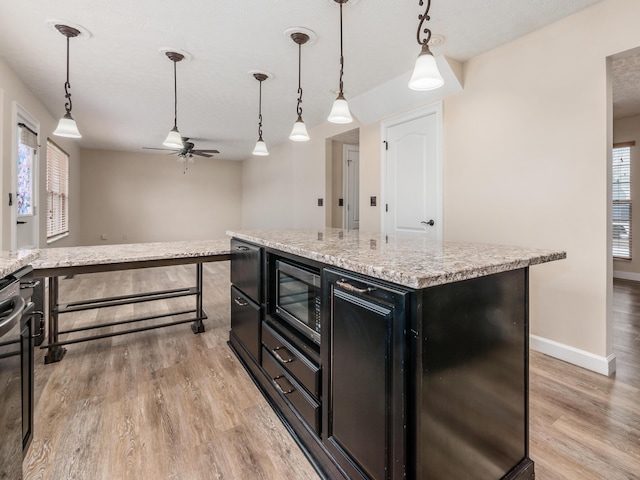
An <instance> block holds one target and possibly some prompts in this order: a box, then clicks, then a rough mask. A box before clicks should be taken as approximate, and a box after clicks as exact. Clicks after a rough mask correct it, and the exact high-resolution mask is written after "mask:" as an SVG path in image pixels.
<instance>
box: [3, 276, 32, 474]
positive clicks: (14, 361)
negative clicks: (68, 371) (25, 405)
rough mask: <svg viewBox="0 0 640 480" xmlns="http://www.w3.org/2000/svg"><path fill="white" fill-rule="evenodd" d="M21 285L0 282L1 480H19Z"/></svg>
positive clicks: (11, 279) (11, 280)
mask: <svg viewBox="0 0 640 480" xmlns="http://www.w3.org/2000/svg"><path fill="white" fill-rule="evenodd" d="M25 305H26V302H25V301H24V299H23V298H22V296H21V295H20V282H19V280H18V279H17V278H15V277H12V276H9V277H5V278H3V279H1V280H0V478H6V479H12V480H14V479H20V478H22V360H23V356H24V354H23V353H22V341H21V330H22V319H23V313H24V309H25Z"/></svg>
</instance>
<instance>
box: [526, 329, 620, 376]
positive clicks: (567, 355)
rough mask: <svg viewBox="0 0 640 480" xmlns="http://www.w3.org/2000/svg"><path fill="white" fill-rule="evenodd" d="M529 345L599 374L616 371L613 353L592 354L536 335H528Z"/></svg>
mask: <svg viewBox="0 0 640 480" xmlns="http://www.w3.org/2000/svg"><path fill="white" fill-rule="evenodd" d="M529 346H530V347H531V349H532V350H535V351H536V352H540V353H544V354H545V355H549V356H551V357H554V358H557V359H560V360H562V361H565V362H568V363H571V364H573V365H577V366H579V367H582V368H586V369H587V370H591V371H593V372H596V373H599V374H601V375H606V376H611V375H613V373H614V372H615V371H616V356H615V354H613V353H612V354H611V355H609V356H608V357H603V356H600V355H594V354H593V353H590V352H587V351H585V350H580V349H578V348H575V347H572V346H570V345H565V344H564V343H560V342H555V341H553V340H549V339H548V338H543V337H538V336H537V335H531V336H530V337H529Z"/></svg>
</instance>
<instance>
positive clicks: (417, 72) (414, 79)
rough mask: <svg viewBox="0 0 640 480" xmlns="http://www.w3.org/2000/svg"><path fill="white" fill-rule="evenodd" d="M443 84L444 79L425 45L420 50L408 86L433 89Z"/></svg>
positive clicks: (421, 89)
mask: <svg viewBox="0 0 640 480" xmlns="http://www.w3.org/2000/svg"><path fill="white" fill-rule="evenodd" d="M442 85H444V79H443V78H442V75H440V71H439V70H438V65H437V64H436V59H435V57H434V56H433V54H432V53H431V51H430V50H429V47H428V46H427V45H424V46H423V47H422V52H420V55H419V56H418V59H417V60H416V66H415V68H414V69H413V75H411V80H409V88H410V89H412V90H419V91H425V90H435V89H436V88H440V87H441V86H442Z"/></svg>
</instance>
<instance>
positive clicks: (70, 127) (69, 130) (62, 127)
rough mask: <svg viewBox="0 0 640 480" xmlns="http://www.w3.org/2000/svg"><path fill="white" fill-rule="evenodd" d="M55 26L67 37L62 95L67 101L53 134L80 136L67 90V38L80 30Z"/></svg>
mask: <svg viewBox="0 0 640 480" xmlns="http://www.w3.org/2000/svg"><path fill="white" fill-rule="evenodd" d="M55 27H56V29H57V30H58V31H59V32H60V33H61V34H62V35H64V36H65V37H67V81H66V82H65V83H64V93H65V95H64V97H65V98H66V99H67V101H66V103H65V104H64V108H65V110H66V113H65V114H64V116H63V117H62V118H61V119H60V121H59V122H58V126H57V127H56V129H55V131H54V132H53V134H54V135H56V136H58V137H68V138H82V135H80V132H79V131H78V126H77V125H76V121H75V120H74V119H73V117H72V116H71V108H72V106H73V105H72V104H71V92H69V89H70V88H71V84H70V83H69V39H70V38H72V37H77V36H78V35H80V30H77V29H75V28H73V27H69V26H67V25H56V26H55Z"/></svg>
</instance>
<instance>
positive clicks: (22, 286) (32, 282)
mask: <svg viewBox="0 0 640 480" xmlns="http://www.w3.org/2000/svg"><path fill="white" fill-rule="evenodd" d="M38 285H40V280H30V281H28V282H24V283H21V284H20V289H21V290H25V289H27V288H36V287H37V286H38Z"/></svg>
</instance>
